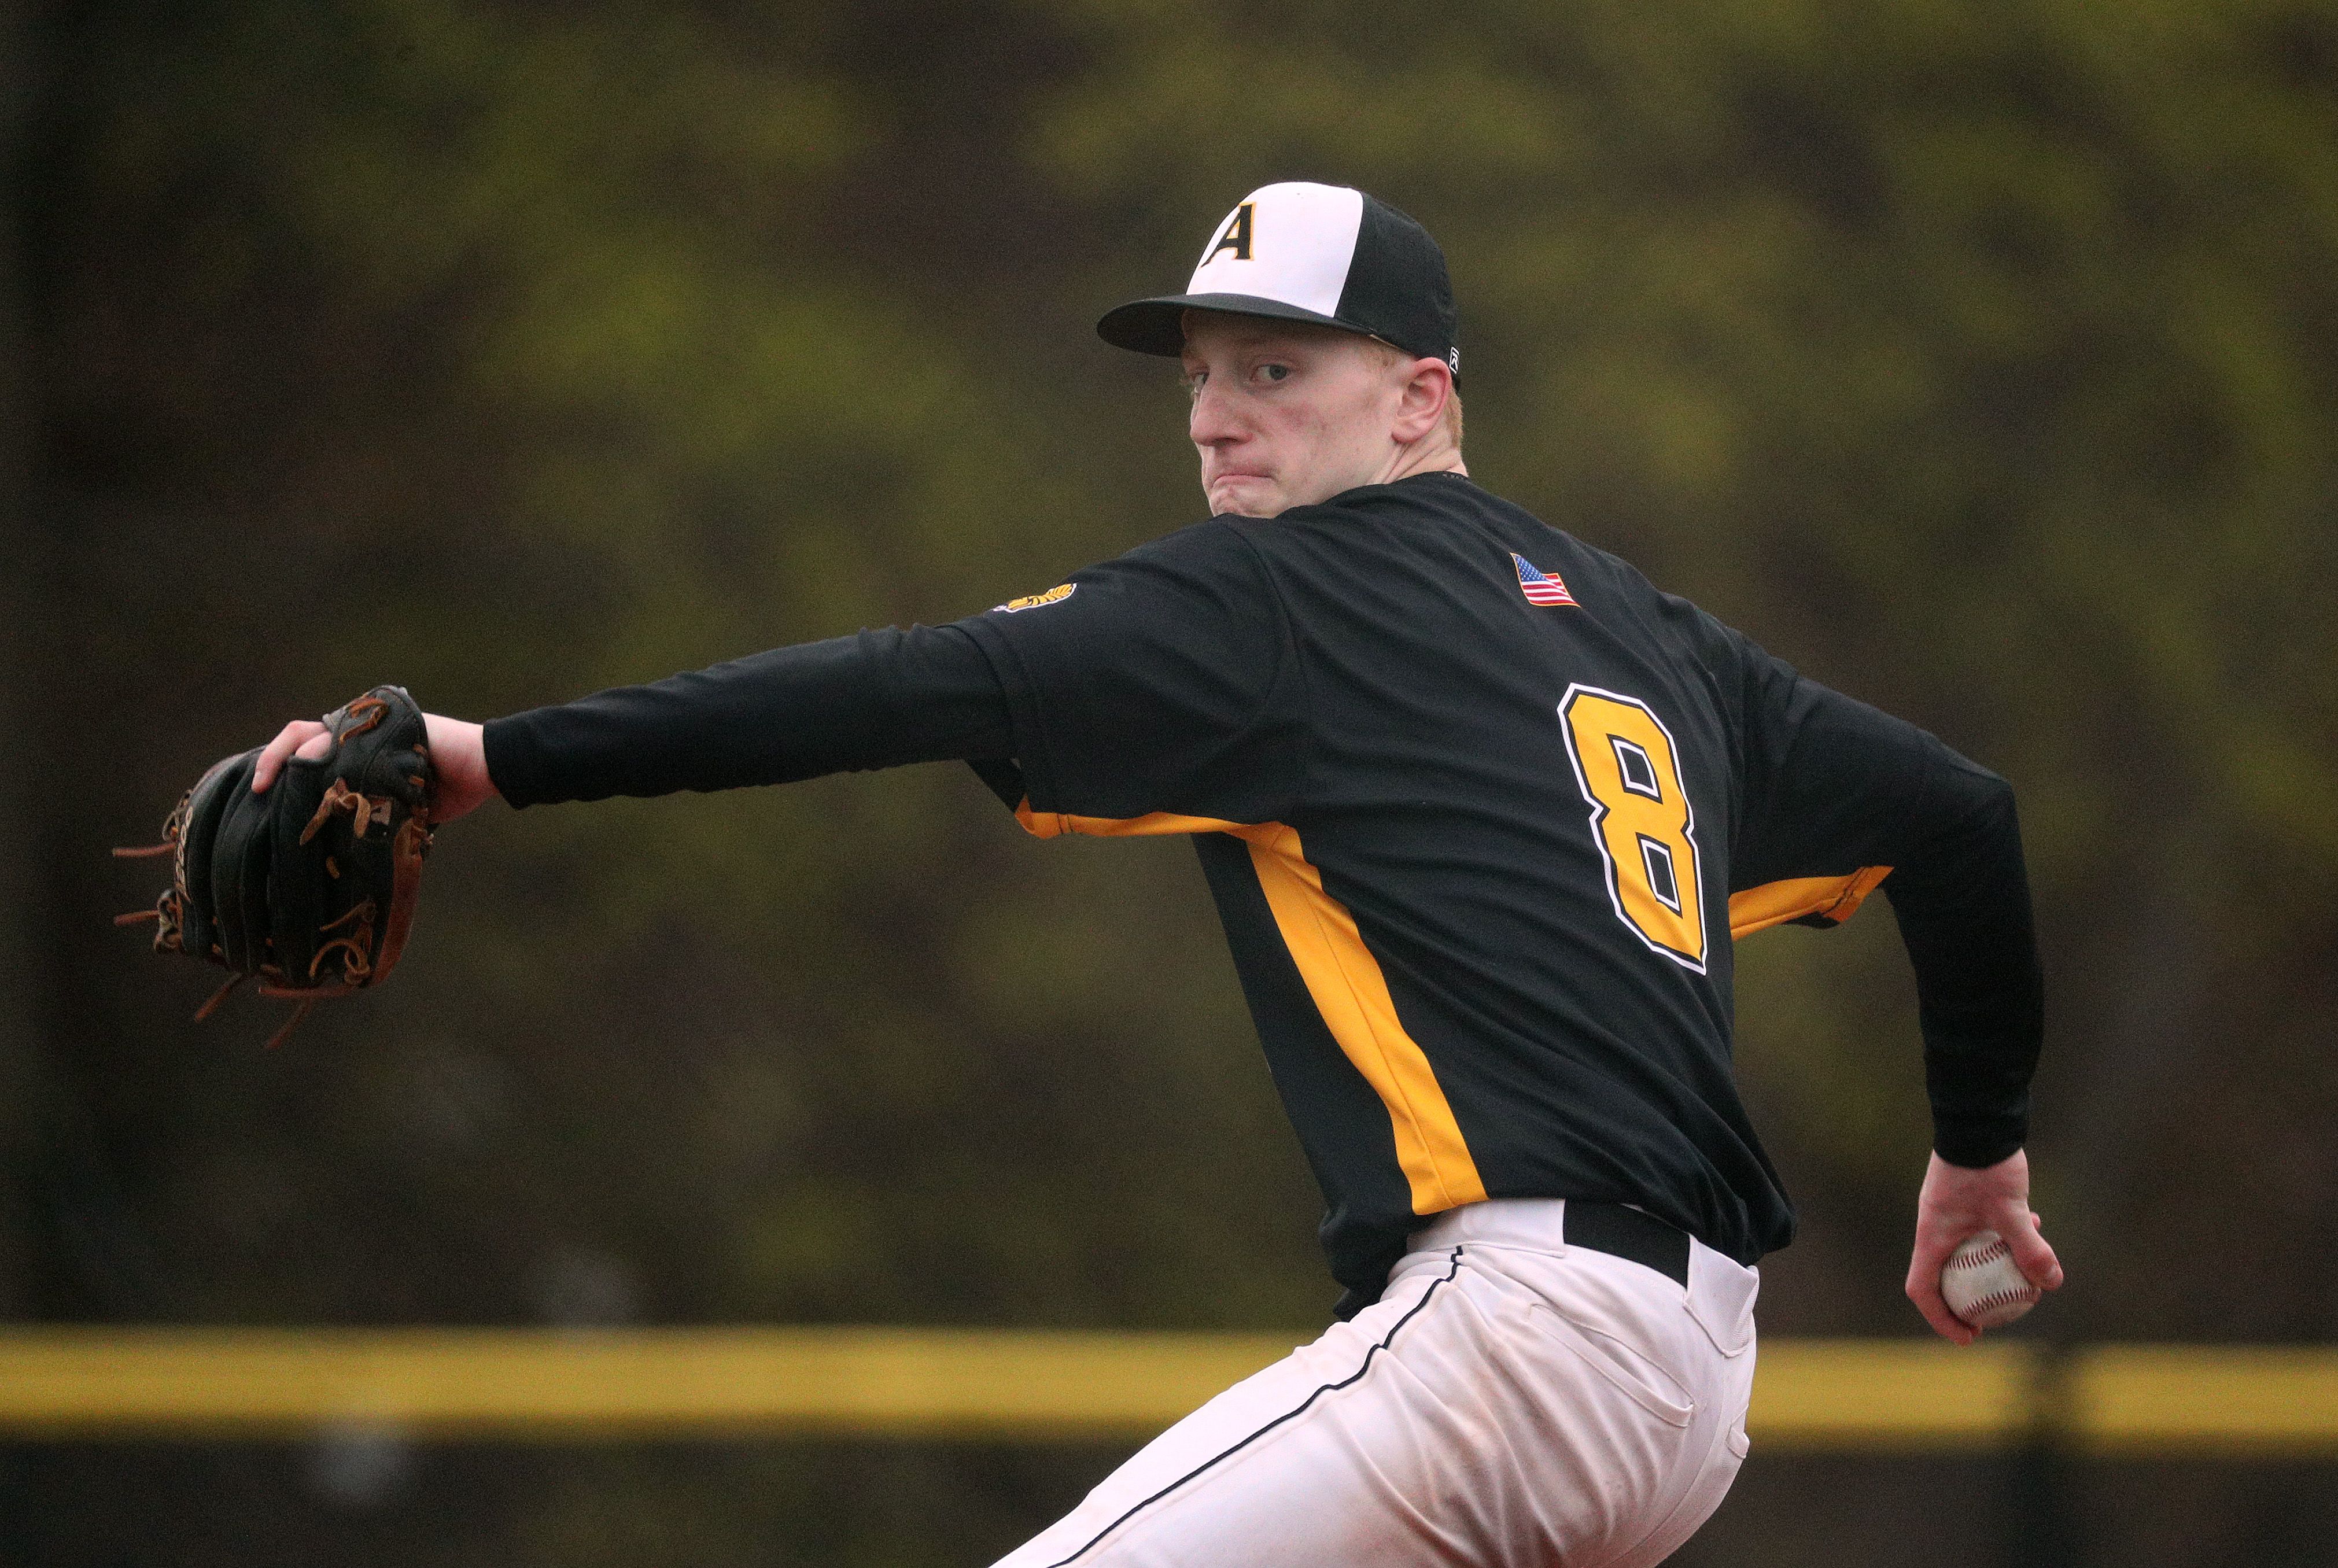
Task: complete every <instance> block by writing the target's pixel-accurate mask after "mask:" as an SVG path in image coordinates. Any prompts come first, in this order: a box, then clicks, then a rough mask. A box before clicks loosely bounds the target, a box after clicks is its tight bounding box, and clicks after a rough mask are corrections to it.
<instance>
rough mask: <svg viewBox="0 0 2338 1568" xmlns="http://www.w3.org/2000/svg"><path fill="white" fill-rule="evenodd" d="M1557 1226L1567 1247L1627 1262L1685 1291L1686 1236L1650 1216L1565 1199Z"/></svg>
mask: <svg viewBox="0 0 2338 1568" xmlns="http://www.w3.org/2000/svg"><path fill="white" fill-rule="evenodd" d="M1559 1225H1560V1230H1561V1232H1562V1234H1561V1236H1560V1240H1563V1241H1565V1242H1566V1243H1567V1245H1568V1246H1569V1247H1588V1248H1590V1249H1591V1250H1593V1251H1594V1252H1612V1253H1614V1254H1615V1255H1616V1257H1618V1258H1628V1259H1631V1260H1632V1261H1633V1262H1635V1263H1638V1264H1642V1265H1645V1267H1647V1268H1650V1269H1655V1271H1656V1272H1657V1273H1659V1274H1661V1275H1663V1276H1664V1277H1665V1279H1670V1280H1671V1281H1672V1282H1673V1283H1674V1284H1675V1285H1678V1286H1680V1287H1681V1288H1682V1289H1687V1287H1688V1232H1687V1231H1685V1230H1674V1229H1673V1228H1672V1227H1671V1226H1669V1225H1667V1224H1665V1222H1664V1221H1663V1220H1659V1219H1657V1218H1656V1217H1655V1215H1653V1214H1643V1213H1641V1212H1640V1211H1639V1210H1637V1209H1626V1208H1625V1207H1624V1205H1622V1204H1621V1203H1586V1202H1585V1201H1582V1200H1580V1199H1577V1198H1569V1199H1568V1200H1567V1213H1566V1217H1565V1218H1564V1219H1562V1220H1560V1221H1559Z"/></svg>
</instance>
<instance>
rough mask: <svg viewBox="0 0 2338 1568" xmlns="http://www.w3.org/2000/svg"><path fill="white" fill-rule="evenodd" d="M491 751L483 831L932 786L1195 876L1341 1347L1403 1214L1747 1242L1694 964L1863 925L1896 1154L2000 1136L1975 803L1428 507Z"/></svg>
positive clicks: (1991, 877)
mask: <svg viewBox="0 0 2338 1568" xmlns="http://www.w3.org/2000/svg"><path fill="white" fill-rule="evenodd" d="M486 758H487V765H488V769H489V772H490V774H491V775H492V776H493V778H494V779H495V781H496V787H497V789H499V790H500V791H501V792H502V793H503V795H504V796H505V798H506V799H508V800H510V801H511V802H512V803H513V804H514V805H516V806H525V805H528V804H531V803H535V802H542V801H551V800H561V799H598V798H600V797H602V796H605V795H611V794H635V795H654V794H662V793H664V792H666V791H668V790H673V789H729V788H735V787H738V786H741V785H747V784H759V783H777V782H781V781H784V780H787V779H802V778H809V777H812V776H814V775H816V774H820V773H826V772H832V771H835V770H838V769H847V768H875V767H889V766H893V765H897V764H899V763H904V762H911V761H920V760H937V759H942V758H963V759H966V760H970V761H974V762H975V763H976V765H977V769H980V770H981V771H982V772H983V774H984V776H985V778H986V779H988V780H990V781H991V783H992V785H993V787H994V788H996V789H998V790H999V792H1000V793H1001V794H1002V795H1003V796H1004V797H1005V798H1006V799H1007V802H1008V804H1010V805H1011V806H1014V807H1015V808H1016V809H1017V815H1018V817H1019V818H1021V820H1022V822H1023V824H1024V826H1025V827H1027V828H1029V829H1030V830H1031V831H1032V832H1035V833H1036V834H1039V835H1040V836H1042V837H1051V836H1054V835H1056V834H1061V833H1066V832H1072V833H1088V834H1103V835H1116V834H1138V833H1183V834H1190V835H1192V836H1193V838H1194V844H1195V847H1196V848H1198V849H1199V851H1200V854H1201V858H1202V864H1203V869H1204V870H1205V871H1206V872H1207V873H1208V877H1209V881H1210V887H1211V889H1212V891H1213V893H1214V894H1215V896H1216V898H1217V903H1218V907H1219V910H1220V912H1221V914H1222V915H1223V918H1224V923H1225V928H1226V935H1227V938H1228V940H1229V942H1230V943H1231V945H1232V946H1233V956H1234V962H1235V965H1236V967H1237V968H1238V970H1239V971H1240V974H1241V977H1242V983H1243V991H1244V993H1245V994H1246V995H1247V997H1248V999H1249V1002H1250V1005H1251V1011H1252V1014H1253V1016H1254V1017H1255V1019H1256V1021H1257V1024H1258V1030H1259V1034H1260V1037H1261V1039H1262V1042H1263V1043H1264V1044H1265V1048H1266V1054H1267V1060H1268V1063H1269V1064H1270V1066H1271V1067H1272V1071H1273V1075H1274V1081H1275V1083H1276V1086H1277V1088H1278V1089H1279V1090H1280V1092H1281V1093H1282V1098H1283V1102H1284V1103H1285V1105H1286V1106H1287V1107H1288V1109H1289V1112H1290V1115H1291V1120H1292V1123H1293V1125H1294V1126H1295V1127H1296V1128H1297V1130H1298V1132H1299V1137H1300V1140H1301V1142H1302V1144H1303V1145H1304V1147H1305V1150H1306V1153H1307V1158H1308V1160H1309V1161H1310V1162H1311V1165H1312V1166H1313V1168H1314V1171H1315V1175H1316V1177H1317V1179H1318V1180H1319V1181H1321V1184H1322V1188H1323V1191H1324V1194H1325V1197H1326V1200H1327V1201H1328V1205H1329V1209H1328V1212H1327V1215H1326V1217H1325V1220H1324V1226H1323V1238H1324V1242H1325V1245H1326V1248H1327V1250H1329V1252H1330V1254H1331V1264H1332V1270H1333V1272H1334V1273H1335V1274H1336V1275H1337V1276H1338V1277H1339V1279H1341V1281H1342V1282H1343V1283H1345V1284H1347V1285H1348V1286H1350V1287H1351V1299H1350V1304H1351V1306H1352V1305H1354V1304H1356V1303H1360V1302H1361V1301H1364V1300H1368V1299H1370V1298H1371V1297H1372V1296H1374V1295H1376V1294H1377V1292H1378V1289H1379V1285H1380V1280H1381V1279H1383V1278H1384V1277H1385V1274H1386V1271H1387V1268H1388V1266H1389V1264H1390V1262H1391V1261H1393V1259H1394V1258H1395V1257H1396V1255H1397V1254H1398V1253H1400V1250H1402V1248H1403V1245H1404V1241H1405V1238H1406V1235H1407V1233H1408V1232H1409V1231H1410V1230H1412V1229H1414V1228H1415V1227H1417V1226H1418V1225H1419V1223H1420V1222H1421V1220H1422V1217H1423V1216H1426V1215H1429V1214H1433V1213H1436V1212H1438V1211H1439V1210H1445V1209H1449V1208H1451V1207H1453V1206H1455V1205H1457V1204H1461V1203H1467V1202H1470V1201H1474V1200H1476V1199H1478V1198H1484V1197H1560V1198H1584V1199H1602V1200H1611V1201H1621V1202H1626V1203H1634V1204H1637V1205H1639V1206H1640V1207H1642V1208H1644V1209H1646V1210H1649V1211H1650V1212H1652V1213H1655V1214H1656V1215H1659V1216H1661V1217H1662V1218H1664V1219H1665V1220H1670V1221H1671V1222H1672V1223H1674V1224H1675V1225H1677V1226H1679V1227H1680V1228H1682V1229H1683V1230H1687V1231H1689V1232H1690V1233H1692V1234H1693V1235H1695V1236H1697V1237H1699V1238H1701V1239H1702V1240H1704V1241H1705V1242H1707V1243H1708V1244H1709V1245H1711V1246H1713V1247H1715V1248H1717V1249H1719V1250H1722V1251H1724V1252H1726V1253H1728V1254H1729V1255H1730V1256H1732V1257H1734V1258H1736V1259H1740V1260H1742V1261H1745V1262H1751V1261H1753V1259H1756V1258H1758V1257H1759V1256H1761V1254H1763V1252H1764V1251H1767V1250H1772V1249H1774V1248H1776V1247H1778V1246H1781V1245H1783V1243H1784V1242H1785V1241H1786V1240H1787V1239H1788V1238H1789V1237H1790V1236H1791V1235H1792V1233H1793V1214H1792V1210H1790V1209H1789V1208H1788V1206H1787V1203H1786V1200H1785V1197H1784V1194H1783V1192H1782V1191H1780V1189H1779V1184H1778V1181H1777V1177H1776V1174H1775V1172H1774V1171H1773V1170H1772V1169H1771V1167H1770V1164H1769V1161H1767V1160H1766V1159H1765V1158H1764V1157H1763V1153H1762V1150H1761V1146H1760V1144H1759V1143H1758V1142H1756V1141H1755V1139H1754V1136H1753V1130H1752V1129H1751V1128H1750V1127H1749V1126H1748V1125H1747V1123H1746V1119H1745V1113H1744V1108H1743V1107H1742V1106H1741V1105H1740V1104H1739V1103H1738V1099H1737V1094H1736V1090H1735V1088H1734V1084H1733V1083H1732V1079H1731V1072H1730V1059H1729V1058H1730V1021H1731V998H1730V973H1731V966H1730V941H1731V938H1732V936H1742V935H1744V934H1745V933H1746V932H1748V931H1751V930H1756V929H1759V928H1761V927H1763V926H1772V925H1776V924H1779V923H1782V922H1784V921H1790V920H1793V921H1803V922H1806V923H1812V924H1822V925H1823V924H1831V923H1834V922H1838V921H1841V920H1842V919H1844V918H1846V917H1847V916H1849V915H1850V914H1851V913H1852V911H1853V910H1854V909H1856V908H1857V907H1859V904H1860V901H1861V900H1862V898H1863V897H1866V896H1867V894H1869V893H1870V892H1871V891H1873V890H1874V889H1875V888H1876V887H1878V886H1879V885H1880V886H1881V887H1882V888H1883V890H1884V892H1885V895H1886V896H1887V897H1889V898H1890V899H1891V902H1892V905H1893V907H1894V909H1895V910H1896V912H1897V913H1898V916H1899V918H1900V926H1901V935H1902V936H1903V937H1904V938H1905V940H1906V942H1907V946H1908V951H1909V956H1910V958H1911V962H1912V965H1913V967H1914V969H1915V973H1916V984H1917V995H1918V1000H1919V1003H1920V1009H1921V1014H1922V1024H1923V1033H1924V1044H1925V1067H1926V1077H1927V1082H1928V1087H1929V1089H1930V1095H1931V1103H1932V1121H1933V1146H1934V1147H1935V1148H1936V1149H1937V1150H1938V1151H1939V1152H1940V1154H1941V1155H1942V1156H1943V1157H1944V1158H1946V1159H1948V1160H1949V1161H1952V1162H1954V1163H1957V1164H1960V1165H1969V1166H1978V1165H1987V1164H1990V1163H1993V1162H1994V1161H1998V1160H2000V1159H2002V1158H2004V1157H2005V1156H2007V1155H2009V1154H2010V1153H2012V1152H2014V1151H2015V1150H2016V1149H2019V1147H2020V1146H2021V1142H2022V1139H2023V1137H2024V1135H2025V1132H2026V1129H2027V1110H2028V1085H2029V1075H2030V1072H2031V1069H2032V1067H2033V1065H2034V1064H2035V1062H2036V1058H2037V1053H2038V1036H2039V1029H2040V1003H2039V982H2038V961H2037V953H2036V944H2035V942H2034V939H2033V937H2032V936H2031V931H2030V916H2029V889H2028V884H2027V881H2026V879H2025V877H2024V874H2023V870H2022V863H2021V850H2020V840H2019V830H2018V828H2017V827H2016V824H2015V820H2014V814H2013V805H2012V797H2011V793H2010V791H2009V789H2007V788H2006V786H2005V785H2004V783H2003V782H2002V781H2001V780H1999V779H1997V778H1995V777H1994V776H1993V775H1991V774H1989V773H1987V772H1985V771H1983V770H1982V769H1979V768H1976V767H1974V766H1973V765H1972V764H1971V763H1969V762H1967V761H1965V760H1963V759H1961V758H1960V757H1958V756H1957V755H1956V754H1955V753H1953V752H1952V751H1950V750H1948V748H1946V747H1944V746H1942V745H1941V744H1940V742H1939V741H1937V740H1933V739H1932V738H1931V737H1930V736H1929V735H1926V734H1924V733H1923V732H1922V731H1920V730H1916V729H1915V728H1913V727H1912V726H1910V725H1908V724H1904V723H1902V722H1901V721H1900V720H1895V719H1892V718H1890V717H1888V716H1886V715H1884V714H1882V713H1880V712H1878V711H1875V710H1874V709H1872V708H1870V707H1867V706H1866V705H1864V704H1862V703H1859V702H1855V701H1852V700H1851V699H1849V698H1846V697H1843V696H1841V695H1839V694H1838V693H1836V692H1833V691H1829V690H1827V689H1826V688H1825V687H1823V686H1821V685H1819V684H1817V683H1816V682H1814V681H1805V680H1803V679H1802V678H1801V677H1800V676H1798V675H1797V674H1796V673H1795V672H1794V671H1793V670H1792V669H1791V668H1789V667H1788V666H1787V665H1785V664H1783V663H1782V662H1779V661H1778V660H1776V659H1773V658H1772V657H1770V656H1769V655H1768V654H1766V653H1764V652H1763V651H1762V650H1760V649H1759V648H1756V647H1754V646H1753V644H1752V643H1750V642H1747V641H1746V640H1745V639H1744V637H1742V636H1740V635H1739V634H1738V633H1736V632H1733V631H1731V630H1730V629H1728V628H1727V627H1725V626H1724V625H1722V624H1721V623H1720V622H1716V621H1714V619H1713V618H1712V617H1711V616H1709V615H1706V614H1704V613H1703V612H1702V611H1700V610H1698V609H1696V608H1695V606H1694V605H1692V604H1689V603H1687V602H1685V601H1684V600H1681V599H1676V598H1674V597H1672V596H1670V595H1668V594H1665V593H1658V592H1657V591H1656V590H1655V589H1654V588H1652V587H1651V586H1649V584H1648V583H1647V582H1646V581H1645V579H1643V578H1642V577H1641V576H1640V574H1639V573H1636V571H1634V570H1633V569H1632V568H1631V567H1630V566H1628V565H1626V564H1624V563H1623V562H1621V561H1619V560H1617V559H1616V558H1615V557H1614V556H1612V555H1608V554H1603V553H1602V552H1600V551H1598V550H1596V549H1593V548H1591V547H1589V546H1587V545H1586V544H1582V543H1580V542H1579V541H1577V540H1575V539H1573V538H1571V537H1569V536H1568V535H1567V534H1562V533H1560V532H1558V531H1557V530H1555V529H1552V528H1549V527H1547V526H1545V525H1544V524H1541V523H1540V522H1538V521H1537V520H1536V519H1535V518H1534V517H1532V516H1531V515H1528V514H1527V513H1526V512H1524V511H1522V510H1520V509H1519V508H1518V507H1516V506H1513V505H1509V504H1508V503H1507V502H1504V501H1501V500H1498V499H1497V498H1495V497H1494V496H1492V495H1488V494H1487V493H1486V492H1485V491H1483V490H1481V489H1479V488H1478V486H1477V485H1474V484H1472V483H1470V482H1469V480H1468V479H1466V478H1463V477H1461V476H1459V475H1449V474H1430V475H1419V476H1416V477H1413V478H1410V479H1406V480H1403V481H1401V482H1400V483H1397V484H1394V485H1375V486H1370V487H1367V488H1364V489H1360V490H1353V491H1350V492H1348V493H1346V494H1344V495H1339V496H1335V497H1334V498H1332V499H1331V501H1330V502H1327V503H1325V504H1324V505H1318V506H1305V507H1300V508H1296V509H1294V510H1292V511H1290V512H1286V513H1284V514H1283V515H1282V516H1280V517H1278V518H1275V519H1272V520H1271V521H1260V520H1256V519H1246V518H1239V517H1223V518H1217V519H1213V520H1212V521H1210V522H1208V523H1204V524H1199V525H1197V526H1195V527H1193V528H1188V529H1185V530H1184V531H1183V532H1180V533H1177V534H1172V535H1170V536H1169V537H1167V538H1164V539H1161V540H1157V541H1155V542H1154V543H1153V544H1146V545H1144V546H1143V547H1141V548H1139V549H1137V550H1135V551H1133V552H1131V553H1130V554H1126V555H1125V556H1122V557H1120V558H1119V559H1117V560H1115V561H1110V562H1107V563H1105V564H1102V565H1099V566H1095V567H1093V568H1090V569H1089V570H1086V571H1084V572H1081V573H1076V575H1075V576H1074V577H1073V578H1072V579H1071V581H1069V582H1068V583H1064V584H1062V585H1061V586H1059V587H1057V588H1056V589H1054V590H1052V591H1050V592H1048V593H1040V594H1035V595H1033V596H1032V597H1031V598H1028V599H1021V600H1017V601H1016V602H1014V603H1010V604H1004V605H1001V606H999V607H998V608H997V610H994V611H992V612H990V613H987V614H983V615H978V616H975V617H973V618H971V619H970V620H967V621H962V622H957V623H955V624H953V625H949V626H940V627H912V628H910V629H909V630H908V631H895V630H892V629H890V628H888V629H885V630H883V631H874V632H861V633H860V634H859V635H858V636H855V637H844V638H837V639H835V640H833V641H830V642H816V643H807V644H803V645H801V646H798V647H793V648H781V649H774V650H771V651H770V652H763V653H758V654H754V655H752V656H750V657H748V658H745V659H741V660H737V661H734V662H731V663H728V664H722V665H718V666H716V667H714V668H713V669H711V670H704V671H693V672H690V673H687V674H683V675H677V676H674V677H672V678H671V679H669V680H665V681H658V682H655V683H654V684H652V685H647V686H636V687H626V688H622V689H618V690H615V691H604V692H600V693H598V694H596V695H594V696H592V697H588V698H585V699H583V700H581V701H575V702H570V703H565V704H562V705H560V706H557V707H553V708H543V709H537V710H535V711H531V712H527V713H523V714H518V715H515V716H513V717H511V718H507V719H501V720H495V721H494V722H491V723H490V724H488V725H487V726H486Z"/></svg>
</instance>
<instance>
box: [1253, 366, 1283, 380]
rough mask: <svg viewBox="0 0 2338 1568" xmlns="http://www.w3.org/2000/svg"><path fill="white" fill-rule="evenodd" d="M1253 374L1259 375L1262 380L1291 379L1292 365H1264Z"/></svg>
mask: <svg viewBox="0 0 2338 1568" xmlns="http://www.w3.org/2000/svg"><path fill="white" fill-rule="evenodd" d="M1252 374H1254V375H1255V376H1257V377H1258V378H1259V379H1260V380H1262V381H1266V382H1275V381H1288V380H1289V379H1291V367H1290V366H1288V365H1273V364H1267V365H1262V366H1260V367H1259V368H1257V370H1255V371H1254V372H1252Z"/></svg>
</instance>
